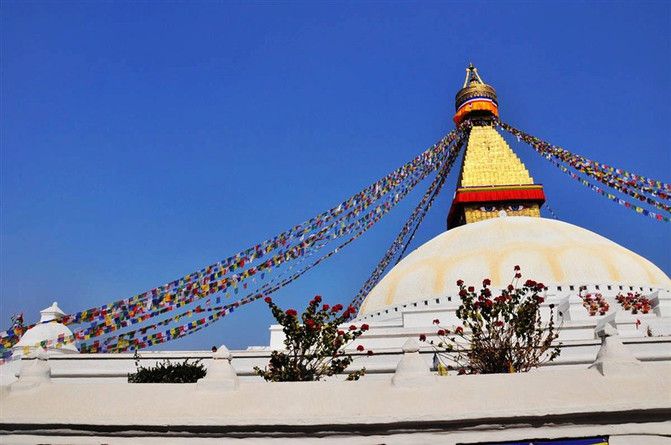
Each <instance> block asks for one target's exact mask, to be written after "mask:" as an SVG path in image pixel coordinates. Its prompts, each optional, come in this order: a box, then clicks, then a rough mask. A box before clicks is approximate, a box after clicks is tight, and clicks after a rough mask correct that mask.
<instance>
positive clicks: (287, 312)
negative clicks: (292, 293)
mask: <svg viewBox="0 0 671 445" xmlns="http://www.w3.org/2000/svg"><path fill="white" fill-rule="evenodd" d="M286 314H287V315H288V316H289V317H295V316H296V315H298V312H296V310H295V309H287V311H286Z"/></svg>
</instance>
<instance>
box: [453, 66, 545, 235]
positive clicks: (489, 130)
mask: <svg viewBox="0 0 671 445" xmlns="http://www.w3.org/2000/svg"><path fill="white" fill-rule="evenodd" d="M455 108H456V113H455V115H454V122H455V123H456V124H457V125H460V124H461V123H463V122H465V121H470V123H471V124H472V128H471V129H470V133H469V135H468V144H467V146H466V152H465V154H464V160H463V163H462V166H461V173H460V175H459V182H458V183H457V190H456V192H455V194H454V199H453V201H452V207H451V208H450V213H449V215H448V217H447V228H448V229H451V228H453V227H456V226H460V225H462V224H469V223H474V222H478V221H483V220H486V219H491V218H498V217H499V216H536V217H540V207H541V205H543V202H545V194H544V193H543V186H542V185H540V184H535V183H534V180H533V178H532V177H531V175H529V171H528V170H527V169H526V167H525V166H524V164H523V163H522V161H520V159H519V158H518V157H517V155H515V153H514V152H513V151H512V150H511V149H510V147H509V146H508V144H507V143H506V141H505V140H504V139H503V137H501V135H500V134H499V133H498V132H497V131H496V128H495V127H494V125H493V120H494V119H496V118H498V115H499V110H498V101H497V97H496V90H494V88H493V87H491V86H490V85H487V84H485V83H484V82H483V80H482V78H481V77H480V75H479V74H478V70H477V69H476V68H475V67H474V66H473V65H472V64H471V65H470V66H469V67H468V68H467V69H466V80H465V81H464V85H463V87H462V88H461V90H459V92H457V96H456V100H455Z"/></svg>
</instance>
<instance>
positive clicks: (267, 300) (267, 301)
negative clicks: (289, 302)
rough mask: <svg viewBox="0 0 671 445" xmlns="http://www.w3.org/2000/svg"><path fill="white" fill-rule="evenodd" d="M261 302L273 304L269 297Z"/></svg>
mask: <svg viewBox="0 0 671 445" xmlns="http://www.w3.org/2000/svg"><path fill="white" fill-rule="evenodd" d="M263 301H265V302H266V303H268V304H270V303H272V302H273V299H272V298H270V297H266V298H264V299H263Z"/></svg>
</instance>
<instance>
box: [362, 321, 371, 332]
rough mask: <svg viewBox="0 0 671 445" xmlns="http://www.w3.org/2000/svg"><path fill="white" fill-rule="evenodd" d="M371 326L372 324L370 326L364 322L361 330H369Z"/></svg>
mask: <svg viewBox="0 0 671 445" xmlns="http://www.w3.org/2000/svg"><path fill="white" fill-rule="evenodd" d="M369 327H370V326H368V325H367V324H366V323H364V324H362V325H361V330H362V331H367V330H368V328H369Z"/></svg>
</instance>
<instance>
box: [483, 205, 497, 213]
mask: <svg viewBox="0 0 671 445" xmlns="http://www.w3.org/2000/svg"><path fill="white" fill-rule="evenodd" d="M480 210H481V211H483V212H495V211H496V207H494V206H482V207H480Z"/></svg>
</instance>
